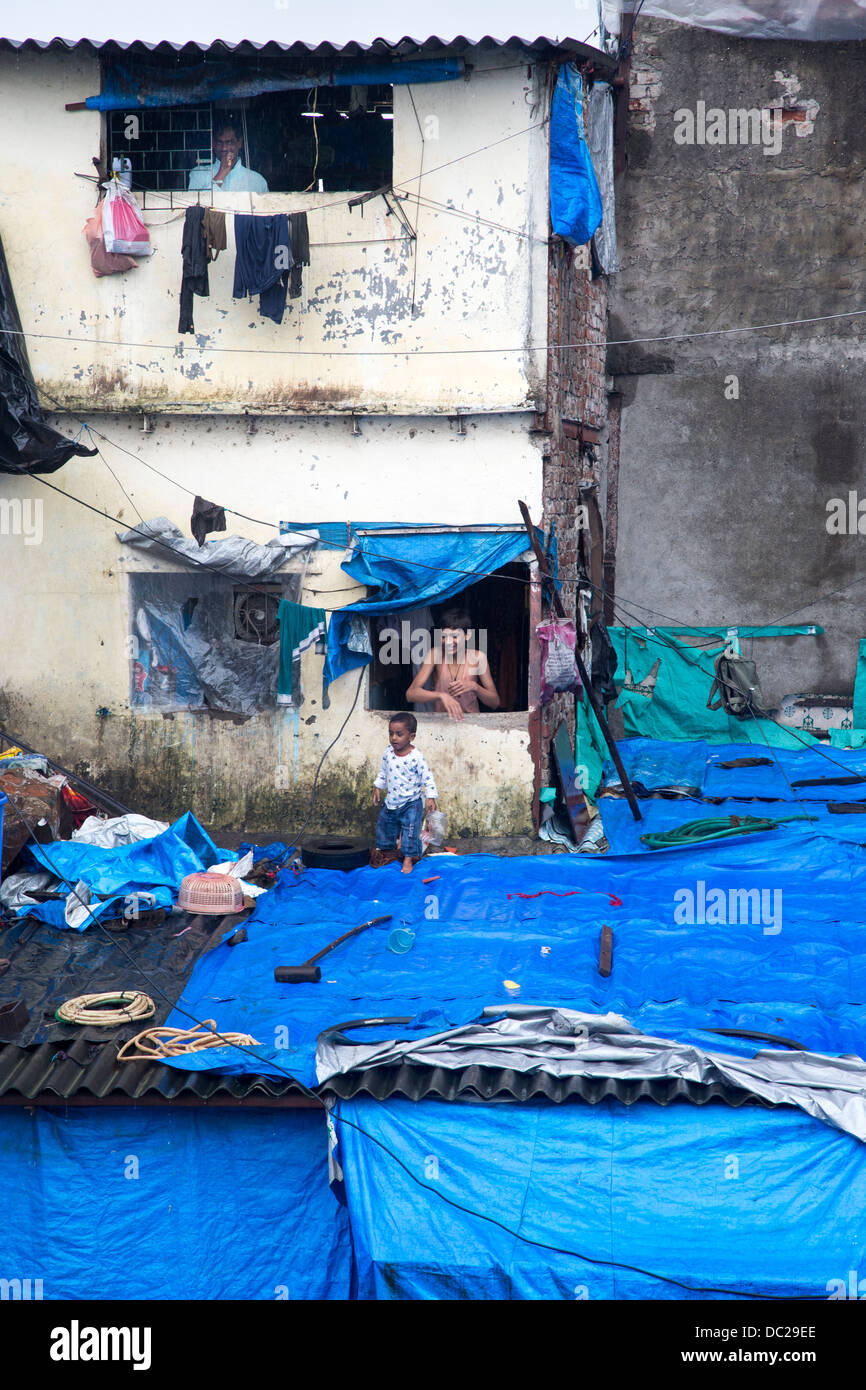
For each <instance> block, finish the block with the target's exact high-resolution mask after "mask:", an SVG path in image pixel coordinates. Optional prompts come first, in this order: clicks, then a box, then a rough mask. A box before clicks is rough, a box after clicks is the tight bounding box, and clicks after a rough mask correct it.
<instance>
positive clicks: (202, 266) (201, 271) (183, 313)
mask: <svg viewBox="0 0 866 1390" xmlns="http://www.w3.org/2000/svg"><path fill="white" fill-rule="evenodd" d="M204 214H205V210H204V208H202V207H191V208H187V210H186V216H185V217H184V219H183V239H182V241H181V244H180V254H181V256H182V257H183V277H182V279H181V282H180V317H179V318H178V324H177V331H178V333H194V332H195V324H194V323H193V321H192V297H193V295H194V294H202V295H206V294H209V293H210V291H209V288H208V278H207V244H206V242H205V238H204Z"/></svg>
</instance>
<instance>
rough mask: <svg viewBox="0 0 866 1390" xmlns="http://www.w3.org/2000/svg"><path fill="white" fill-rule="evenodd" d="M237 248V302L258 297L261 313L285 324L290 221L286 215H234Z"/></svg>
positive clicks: (279, 213) (290, 260)
mask: <svg viewBox="0 0 866 1390" xmlns="http://www.w3.org/2000/svg"><path fill="white" fill-rule="evenodd" d="M235 247H236V250H237V256H236V259H235V282H234V288H233V290H232V294H233V295H234V297H235V299H242V298H243V296H244V295H253V294H257V295H258V296H259V313H260V314H264V316H265V317H266V318H269V319H273V321H274V323H282V321H283V314H284V313H285V310H286V290H287V289H288V284H289V273H290V270H291V266H292V242H291V237H290V234H289V219H288V217H287V216H286V214H285V213H284V212H278V213H275V214H274V216H273V217H251V216H247V215H246V214H245V213H235Z"/></svg>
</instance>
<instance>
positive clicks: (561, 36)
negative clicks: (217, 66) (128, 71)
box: [5, 0, 599, 53]
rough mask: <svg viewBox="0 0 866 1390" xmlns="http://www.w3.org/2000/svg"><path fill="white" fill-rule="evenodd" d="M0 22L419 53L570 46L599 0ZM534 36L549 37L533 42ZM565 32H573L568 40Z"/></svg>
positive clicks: (46, 32)
mask: <svg viewBox="0 0 866 1390" xmlns="http://www.w3.org/2000/svg"><path fill="white" fill-rule="evenodd" d="M527 22H529V23H531V25H532V28H531V30H530V32H529V36H528V37H527V38H525V39H519V38H518V39H515V38H512V37H510V36H512V35H515V34H516V33H518V32H519V31H525V30H526V28H527ZM5 24H6V31H7V33H11V40H10V41H12V42H15V43H16V44H21V43H25V42H32V43H36V44H38V45H40V46H42V47H44V46H46V45H47V44H50V43H53V42H57V41H58V40H57V39H56V37H55V36H57V35H60V36H61V38H60V40H59V41H60V42H61V43H63V44H65V45H66V46H73V45H74V44H76V43H80V42H88V43H91V44H93V45H94V46H97V47H99V46H101V45H103V44H105V43H108V42H112V41H113V42H117V43H119V44H121V45H124V46H127V45H129V44H132V43H143V44H146V45H147V46H148V47H153V46H154V45H156V44H158V43H161V42H166V43H170V44H171V45H172V47H174V48H181V47H183V46H184V45H185V44H194V45H195V46H196V47H198V48H201V49H205V48H209V47H211V46H212V45H214V44H220V45H222V46H223V47H227V48H238V47H240V46H242V45H244V44H249V45H250V46H252V47H255V48H261V47H262V46H264V45H266V44H270V43H273V44H275V45H278V46H279V47H280V48H281V49H283V50H284V51H286V50H290V49H291V48H293V47H297V48H298V49H299V50H301V49H306V50H307V51H309V52H312V51H317V50H321V51H323V52H330V53H334V52H340V51H347V52H355V53H357V52H359V51H364V50H365V49H368V48H371V47H376V46H377V45H381V46H382V49H387V50H388V51H397V50H398V49H399V48H400V47H401V46H402V47H405V49H406V51H408V52H417V51H418V48H419V47H420V46H422V45H425V44H429V43H434V44H436V45H437V46H439V47H441V46H442V45H443V43H444V44H452V43H455V42H458V43H462V44H464V45H468V44H472V43H481V44H487V45H494V46H497V47H501V46H504V45H509V44H513V43H518V44H527V43H528V44H530V45H532V44H537V43H539V42H541V43H543V44H544V45H545V46H550V45H551V43H552V44H554V45H557V44H559V43H561V42H570V43H571V44H572V46H573V44H574V42H575V41H577V42H586V40H587V38H588V37H596V35H597V30H598V25H599V6H598V0H536V3H535V4H534V5H533V7H532V10H531V12H530V11H528V10H527V8H526V5H525V4H524V3H523V0H473V3H472V4H471V5H467V4H466V3H465V0H435V3H434V2H433V0H376V3H375V4H373V5H367V6H359V5H357V4H355V3H354V0H328V3H327V5H306V6H302V5H298V4H296V3H294V0H246V3H245V4H244V5H242V6H241V5H237V4H236V3H234V0H232V3H229V0H184V3H183V4H182V5H179V4H177V3H176V0H148V3H147V5H146V6H138V7H135V6H121V5H118V4H117V3H115V0H86V3H85V4H83V5H79V6H70V5H69V3H68V0H39V4H38V5H31V6H30V7H29V8H28V7H23V6H22V7H20V8H19V9H18V10H17V11H16V13H15V15H14V17H13V16H12V15H10V16H9V17H8V18H7V19H6V21H5ZM533 34H536V35H537V34H550V35H553V36H554V37H553V38H552V39H543V40H539V39H537V38H533V37H532V35H533ZM400 35H404V36H405V37H403V38H401V37H400ZM568 35H573V36H574V38H573V39H571V40H567V37H566V36H568ZM383 36H389V37H383ZM413 36H414V37H413Z"/></svg>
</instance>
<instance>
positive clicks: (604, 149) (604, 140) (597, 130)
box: [586, 82, 619, 275]
mask: <svg viewBox="0 0 866 1390" xmlns="http://www.w3.org/2000/svg"><path fill="white" fill-rule="evenodd" d="M586 143H587V144H588V145H589V152H590V154H591V156H592V167H593V168H594V169H595V177H596V178H597V179H598V190H599V192H600V193H601V204H602V207H603V208H604V216H603V218H602V223H601V226H600V227H599V229H598V231H597V232H596V234H595V249H596V251H597V252H598V259H599V260H600V261H601V268H602V270H603V271H604V273H605V274H606V275H612V274H613V272H614V271H615V270H619V262H618V261H617V255H616V200H615V198H614V192H613V92H612V91H611V89H610V87H609V86H608V85H607V83H606V82H596V83H595V84H594V85H593V88H592V91H591V92H590V94H589V100H588V102H587V111H586Z"/></svg>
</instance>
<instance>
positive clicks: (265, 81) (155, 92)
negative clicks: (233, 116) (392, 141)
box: [85, 58, 464, 111]
mask: <svg viewBox="0 0 866 1390" xmlns="http://www.w3.org/2000/svg"><path fill="white" fill-rule="evenodd" d="M463 73H464V63H463V60H462V59H461V58H442V59H429V58H422V59H417V60H415V61H414V62H403V63H400V62H389V61H387V60H385V61H379V62H372V61H371V62H362V63H355V64H353V65H352V66H351V67H339V68H334V67H330V68H326V67H320V68H319V69H318V71H310V72H302V71H300V70H299V69H298V68H297V67H292V68H287V67H281V66H279V65H277V66H275V65H274V64H269V65H268V66H267V67H263V66H262V65H261V64H259V65H258V66H257V67H255V68H249V69H244V68H243V67H239V66H238V64H237V63H236V62H222V63H220V62H212V63H201V64H198V65H197V66H195V67H193V68H179V67H177V66H176V65H175V66H174V67H171V68H166V67H159V66H156V65H153V64H149V63H131V62H129V61H125V62H122V63H120V62H114V63H111V64H110V65H109V66H108V68H107V69H106V72H105V75H104V77H103V81H102V91H101V92H100V93H99V94H98V95H97V96H92V97H88V98H87V101H86V102H85V105H86V106H87V108H88V110H90V111H128V110H136V109H138V108H141V107H154V106H183V105H189V104H198V103H204V102H210V101H216V102H225V101H236V100H237V99H238V98H246V97H255V96H261V95H263V94H264V93H266V92H289V91H308V90H309V89H310V88H311V87H351V86H359V85H360V86H368V85H371V84H373V85H377V84H379V83H386V84H393V85H395V86H405V85H406V84H407V83H415V82H452V81H454V80H455V79H456V78H458V77H462V76H463Z"/></svg>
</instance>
